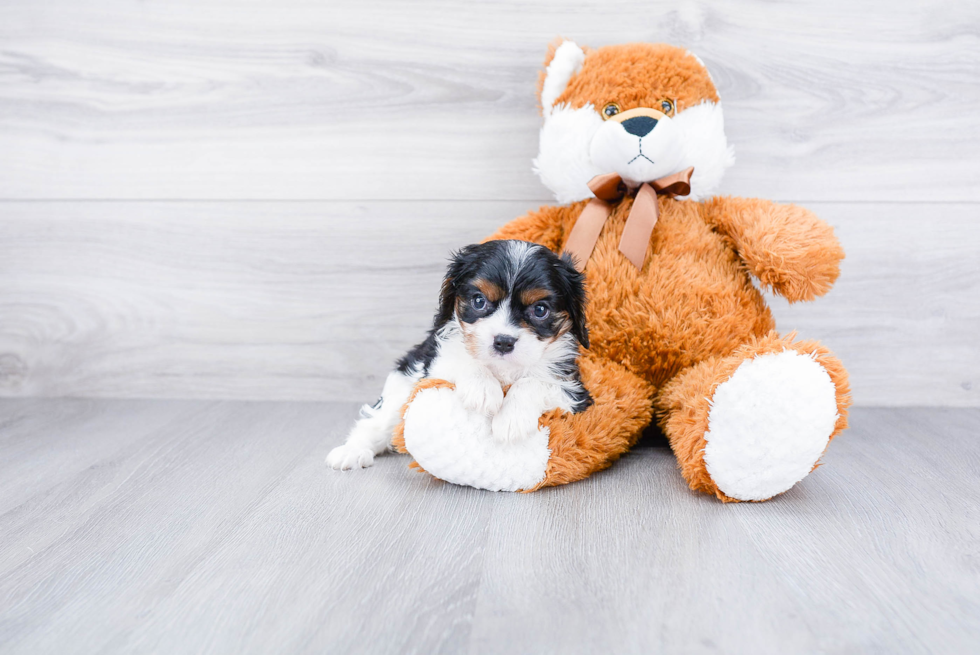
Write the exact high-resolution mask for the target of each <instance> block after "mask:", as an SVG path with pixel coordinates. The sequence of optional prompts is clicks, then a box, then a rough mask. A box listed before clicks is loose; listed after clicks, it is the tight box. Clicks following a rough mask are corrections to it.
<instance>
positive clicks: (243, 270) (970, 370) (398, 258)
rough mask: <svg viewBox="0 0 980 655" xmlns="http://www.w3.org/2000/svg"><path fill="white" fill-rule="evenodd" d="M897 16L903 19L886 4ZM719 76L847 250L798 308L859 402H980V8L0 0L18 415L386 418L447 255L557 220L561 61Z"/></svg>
mask: <svg viewBox="0 0 980 655" xmlns="http://www.w3.org/2000/svg"><path fill="white" fill-rule="evenodd" d="M886 6H887V10H886ZM557 34H561V35H564V36H566V37H569V38H574V39H576V40H577V41H578V42H580V43H582V44H589V45H603V44H606V43H615V42H623V41H630V40H645V41H668V42H673V43H677V44H680V45H684V46H687V47H690V48H691V49H692V50H693V51H695V52H696V53H697V54H698V55H699V56H701V57H702V59H703V60H704V61H705V62H706V63H707V65H708V67H709V68H710V70H711V72H712V74H713V76H714V78H715V80H716V82H717V84H718V86H719V89H720V93H721V95H722V98H723V100H724V104H725V112H726V119H727V124H728V132H729V138H730V140H731V141H732V142H733V143H734V145H735V147H736V153H737V157H738V162H737V164H736V166H735V167H734V169H733V170H732V171H731V173H730V174H729V176H728V177H727V178H726V181H725V183H724V186H723V189H722V192H723V193H728V194H736V195H745V196H760V197H768V198H773V199H776V200H780V201H785V202H797V203H801V204H804V205H806V206H808V207H810V208H811V209H813V210H815V211H817V212H818V213H819V214H820V215H822V216H823V217H824V218H825V219H826V220H828V221H829V222H830V223H831V224H833V225H834V226H835V228H836V229H837V231H838V234H839V236H840V238H841V240H842V241H843V243H844V246H845V248H846V250H847V251H848V259H847V260H846V262H845V266H844V269H843V276H842V279H841V281H840V282H839V283H838V286H837V287H836V288H835V289H834V291H833V292H832V293H831V294H830V295H829V296H828V297H826V298H824V299H821V300H819V301H817V302H815V303H811V304H805V305H797V306H793V307H790V306H788V305H787V304H786V303H785V302H783V301H781V300H780V299H778V298H776V299H773V301H772V302H773V305H774V307H775V310H776V314H777V318H778V323H779V327H780V329H782V330H784V331H788V330H792V329H798V330H799V331H800V333H801V334H802V335H804V336H807V337H814V338H819V339H821V340H823V341H824V342H826V343H827V344H828V345H829V346H830V347H831V348H833V349H834V350H835V351H836V352H838V353H839V354H840V356H841V357H842V359H843V360H844V362H845V363H846V364H847V365H848V367H849V368H850V370H851V372H852V376H853V385H854V395H855V400H856V401H857V402H858V403H859V404H864V405H958V406H978V405H980V347H978V345H977V342H976V339H977V335H978V333H980V216H978V214H980V211H978V210H980V119H978V117H977V116H978V112H977V108H978V107H980V3H976V2H971V1H968V0H961V1H959V2H929V3H925V2H923V3H918V2H913V1H912V0H901V1H900V2H891V3H855V2H846V1H844V0H824V1H820V2H817V1H812V2H800V3H793V4H792V5H786V4H774V3H770V2H762V1H756V0H731V1H726V2H724V3H722V2H715V3H696V2H695V3H691V2H660V1H643V2H604V3H602V4H601V6H600V5H599V4H598V3H595V2H577V1H574V0H572V1H569V0H564V1H562V2H555V1H550V0H549V1H542V0H534V1H531V2H520V3H517V2H514V3H508V2H494V3H464V2H458V3H451V4H446V3H440V2H436V1H434V0H422V1H420V2H413V3H404V2H359V3H356V5H355V4H351V3H324V2H302V1H300V0H288V1H281V2H275V3H272V2H267V1H266V2H258V1H256V2H251V3H249V2H244V3H243V2H239V3H221V2H217V1H211V0H208V1H206V2H203V1H196V2H168V3H143V2H135V1H131V0H129V1H121V0H98V1H97V2H88V3H77V2H71V1H67V0H62V1H54V0H51V1H38V2H32V3H14V2H3V3H0V153H2V155H0V395H3V396H32V395H35V396H62V395H65V396H91V397H192V398H254V399H265V398H268V399H297V400H312V399H324V398H337V399H345V400H348V399H358V400H365V399H369V398H371V397H372V396H373V394H375V393H376V391H377V388H378V386H379V380H380V379H381V378H382V377H383V375H384V374H385V372H386V371H387V369H388V367H389V366H390V363H391V361H392V360H393V359H394V358H395V357H397V355H398V354H399V353H400V351H401V350H402V349H404V348H405V347H406V346H407V345H408V344H410V343H411V342H412V341H414V340H416V339H418V338H419V337H420V336H421V333H422V331H423V329H424V328H425V325H426V323H427V322H428V320H429V316H430V313H431V310H432V307H433V303H434V294H435V290H436V286H437V280H438V277H439V275H440V272H441V269H442V266H443V263H444V260H445V257H446V255H447V253H448V251H449V250H450V249H451V248H453V247H457V246H460V245H463V244H465V243H468V242H471V241H474V240H477V239H478V238H480V237H481V236H483V235H485V234H487V233H488V232H490V231H492V230H493V229H494V228H495V227H496V226H498V225H500V224H501V223H503V222H505V221H507V220H509V219H511V218H513V217H515V216H517V215H519V214H521V213H522V212H524V211H527V210H528V209H530V208H533V207H535V206H537V205H539V204H542V203H545V202H548V200H549V197H548V193H547V191H546V190H545V189H544V188H543V187H542V186H541V185H540V184H539V182H538V181H537V179H536V178H535V177H534V176H533V174H532V173H531V171H530V160H531V158H532V157H533V155H534V152H535V150H536V141H537V139H536V132H537V128H538V125H539V118H538V116H537V113H536V109H535V98H534V94H533V90H534V84H535V80H536V74H537V69H538V67H539V65H540V62H541V59H542V57H543V53H544V49H545V47H546V44H547V43H548V41H549V40H550V39H552V38H553V37H554V36H555V35H557Z"/></svg>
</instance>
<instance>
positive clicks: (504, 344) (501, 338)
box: [493, 334, 517, 355]
mask: <svg viewBox="0 0 980 655" xmlns="http://www.w3.org/2000/svg"><path fill="white" fill-rule="evenodd" d="M515 343H517V337H512V336H510V335H509V334H498V335H497V336H495V337H494V338H493V349H494V350H496V351H497V352H498V353H500V354H501V355H506V354H507V353H509V352H512V351H513V350H514V344H515Z"/></svg>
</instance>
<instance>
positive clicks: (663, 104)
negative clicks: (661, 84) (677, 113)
mask: <svg viewBox="0 0 980 655" xmlns="http://www.w3.org/2000/svg"><path fill="white" fill-rule="evenodd" d="M660 111H662V112H663V113H665V114H667V115H668V116H670V115H671V114H673V113H674V103H673V102H671V101H670V100H661V101H660Z"/></svg>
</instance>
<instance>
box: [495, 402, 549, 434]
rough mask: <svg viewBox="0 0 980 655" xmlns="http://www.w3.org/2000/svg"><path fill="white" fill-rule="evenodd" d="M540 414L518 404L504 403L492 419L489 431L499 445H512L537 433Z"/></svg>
mask: <svg viewBox="0 0 980 655" xmlns="http://www.w3.org/2000/svg"><path fill="white" fill-rule="evenodd" d="M540 416H541V414H540V412H537V411H532V410H531V409H530V408H529V407H526V406H525V407H522V406H521V405H520V404H519V403H507V402H505V403H504V406H503V407H501V408H500V412H498V413H497V415H496V416H494V417H493V423H492V424H491V426H490V427H491V430H492V432H493V438H494V439H496V440H497V441H499V442H501V443H513V442H516V441H522V440H524V439H528V438H529V437H531V436H533V435H534V434H536V433H537V431H538V418H540Z"/></svg>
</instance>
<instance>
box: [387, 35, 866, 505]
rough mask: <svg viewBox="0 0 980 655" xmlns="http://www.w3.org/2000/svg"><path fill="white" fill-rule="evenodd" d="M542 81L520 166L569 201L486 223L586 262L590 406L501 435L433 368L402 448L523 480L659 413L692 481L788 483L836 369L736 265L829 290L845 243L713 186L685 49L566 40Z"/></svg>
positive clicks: (799, 471) (828, 402)
mask: <svg viewBox="0 0 980 655" xmlns="http://www.w3.org/2000/svg"><path fill="white" fill-rule="evenodd" d="M538 94H539V99H540V102H541V109H542V115H543V117H544V125H543V127H542V129H541V135H540V151H539V154H538V157H537V159H536V160H535V162H534V167H535V171H536V172H537V174H538V175H539V176H540V178H541V180H542V182H544V184H545V185H546V186H547V187H548V188H549V189H551V190H552V191H553V192H554V194H555V197H556V199H557V200H558V202H560V203H563V204H561V205H556V206H545V207H542V208H540V209H538V210H537V211H534V212H531V213H529V214H527V215H525V216H522V217H521V218H518V219H517V220H515V221H512V222H511V223H509V224H507V225H505V226H504V227H503V228H501V229H500V231H499V232H497V234H495V235H493V236H492V237H491V238H492V239H520V240H525V241H533V242H535V243H539V244H542V245H544V246H547V247H548V248H550V249H552V250H554V251H555V252H561V251H568V252H570V253H571V254H572V255H573V257H574V258H575V260H576V263H577V265H578V267H579V268H580V269H582V270H584V272H585V274H586V287H587V294H588V303H589V305H588V312H587V316H588V328H589V332H590V341H591V346H590V348H589V350H587V351H583V352H582V356H581V357H580V368H581V373H582V380H583V382H584V384H585V387H586V388H587V389H588V390H589V392H590V393H591V394H592V397H593V400H594V404H593V405H592V406H591V407H589V408H588V409H587V410H585V411H583V412H580V413H577V414H563V413H561V411H560V410H555V411H554V412H551V413H549V414H546V415H544V416H543V417H541V419H540V422H539V430H538V433H537V435H536V437H535V438H533V439H530V440H529V441H528V442H526V443H516V444H515V443H499V442H497V441H495V440H494V438H493V435H492V434H491V433H490V418H489V417H486V416H479V415H473V414H470V413H469V412H467V411H466V410H465V409H464V408H463V407H462V406H461V405H460V404H459V403H458V402H456V400H455V398H454V388H453V385H452V384H449V383H448V382H445V381H442V380H432V379H427V380H423V381H422V382H421V383H419V385H418V386H417V387H416V390H415V392H414V393H413V395H412V397H411V400H410V401H409V403H408V404H407V405H406V406H405V411H404V419H403V422H402V424H401V425H400V426H398V428H396V434H395V444H396V447H397V448H398V449H399V450H402V451H403V452H409V453H410V454H411V455H412V456H413V457H414V459H415V460H416V462H417V464H415V463H413V465H415V466H417V467H419V468H422V469H424V470H426V471H428V472H429V473H431V474H433V475H435V476H436V477H439V478H442V479H444V480H448V481H451V482H456V483H459V484H469V485H472V486H476V487H480V488H486V489H495V490H512V491H517V490H521V491H532V490H535V489H539V488H541V487H545V486H552V485H560V484H565V483H568V482H573V481H575V480H581V479H582V478H585V477H587V476H588V475H590V474H592V473H594V472H596V471H598V470H600V469H603V468H605V467H607V466H609V465H610V464H611V463H612V462H613V461H615V460H616V459H617V458H618V457H620V456H621V455H622V454H623V453H625V452H626V451H627V450H628V449H629V448H630V447H631V446H633V444H634V443H635V442H636V440H637V439H638V438H639V436H640V433H641V432H642V430H643V429H644V428H645V427H646V426H647V425H648V424H649V423H650V422H651V420H656V421H657V422H658V423H659V425H660V427H661V429H662V430H663V432H664V434H666V436H667V438H668V439H669V441H670V445H671V448H672V449H673V451H674V454H675V455H676V457H677V460H678V462H679V465H680V470H681V473H682V474H683V476H684V479H685V480H687V482H688V484H689V485H690V487H691V488H692V489H695V490H698V491H703V492H706V493H709V494H714V495H715V496H717V497H718V498H719V499H721V500H723V501H748V500H752V501H758V500H765V499H768V498H771V497H773V496H775V495H777V494H779V493H782V492H784V491H786V490H787V489H789V488H790V487H792V486H793V485H794V484H796V483H797V482H799V481H800V480H802V479H803V478H804V477H805V476H806V475H807V474H808V473H810V472H811V471H812V470H813V469H814V468H815V466H816V464H817V461H818V459H819V458H820V456H821V455H822V454H823V452H824V451H825V449H826V448H827V445H828V443H829V442H830V440H831V439H833V438H834V437H835V436H836V435H837V434H838V433H840V431H841V430H843V429H844V428H845V426H846V424H847V419H846V416H847V407H848V406H849V404H850V399H849V390H848V381H847V372H846V371H845V370H844V367H843V366H842V365H841V363H840V362H839V361H838V360H837V358H835V357H834V356H833V355H832V354H831V353H830V352H829V351H828V350H827V349H826V348H825V347H823V346H822V345H820V344H819V343H816V342H814V341H801V340H797V339H796V337H795V335H794V334H789V335H780V334H778V333H776V331H775V329H774V328H775V324H774V321H773V318H772V315H771V313H770V311H769V308H768V307H767V306H766V303H765V300H764V299H763V297H762V295H761V294H760V293H759V291H758V290H757V289H756V288H755V287H754V286H753V283H752V280H751V278H750V276H755V277H756V278H757V279H758V281H759V282H760V283H761V285H762V286H764V287H766V288H768V289H770V290H772V291H774V292H775V293H778V294H781V295H782V296H784V297H786V298H787V299H789V301H790V302H796V301H800V300H812V299H813V298H815V297H816V296H820V295H823V294H824V293H826V292H827V291H828V290H829V289H830V287H831V285H832V284H833V282H834V281H835V280H836V279H837V275H838V272H839V263H840V261H841V259H842V258H843V257H844V252H843V250H842V249H841V247H840V245H839V244H838V242H837V240H836V238H835V237H834V234H833V230H832V229H831V228H830V226H828V225H827V224H825V223H824V222H822V221H821V220H820V219H818V218H817V217H816V216H815V215H813V214H812V213H810V212H809V211H808V210H806V209H803V208H801V207H796V206H793V205H778V204H776V203H773V202H770V201H768V200H756V199H746V198H731V197H714V196H712V193H713V192H714V190H715V189H716V188H717V186H718V184H719V182H720V180H721V177H722V175H723V173H724V171H725V169H726V168H727V167H728V166H730V165H731V164H732V163H733V162H734V157H733V153H732V150H731V148H730V147H729V146H728V143H727V141H726V137H725V133H724V124H723V119H722V109H721V103H720V101H719V99H718V92H717V91H716V89H715V86H714V83H713V82H712V79H711V76H710V75H709V74H708V71H707V70H706V68H705V67H704V65H703V63H702V62H701V61H700V60H699V59H698V58H697V57H695V56H694V55H693V54H691V53H690V52H688V51H686V50H684V49H682V48H677V47H674V46H669V45H664V44H656V45H651V44H629V45H619V46H608V47H604V48H599V49H596V50H593V49H589V48H580V47H579V46H577V45H576V44H574V43H572V42H571V41H561V42H558V43H557V44H554V45H553V46H552V47H551V48H550V49H549V52H548V55H547V57H546V59H545V69H544V71H542V73H541V76H540V81H539V85H538ZM692 167H693V171H692V170H691V169H692Z"/></svg>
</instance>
